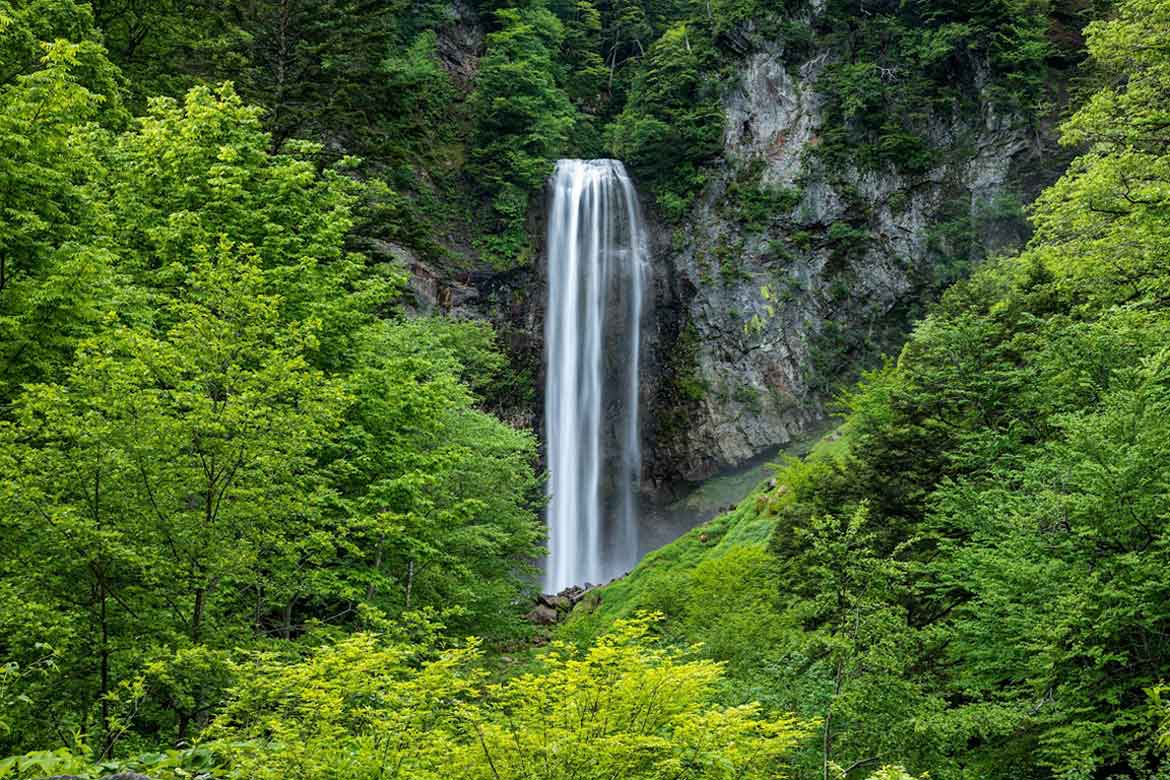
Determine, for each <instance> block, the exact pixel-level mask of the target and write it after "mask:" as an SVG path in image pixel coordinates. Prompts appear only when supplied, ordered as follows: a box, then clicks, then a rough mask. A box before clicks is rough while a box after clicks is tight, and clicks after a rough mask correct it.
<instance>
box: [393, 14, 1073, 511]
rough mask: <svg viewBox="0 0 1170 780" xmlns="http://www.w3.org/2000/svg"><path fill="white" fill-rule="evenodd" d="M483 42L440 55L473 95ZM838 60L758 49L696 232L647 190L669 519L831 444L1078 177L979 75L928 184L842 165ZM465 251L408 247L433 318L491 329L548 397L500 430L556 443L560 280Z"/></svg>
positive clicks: (736, 100) (940, 147)
mask: <svg viewBox="0 0 1170 780" xmlns="http://www.w3.org/2000/svg"><path fill="white" fill-rule="evenodd" d="M469 24H470V23H469V22H468V21H467V19H466V17H461V23H460V25H459V26H458V27H457V28H456V29H457V31H458V37H457V38H454V39H448V40H445V41H444V40H443V39H440V50H441V51H442V52H443V56H444V61H445V62H446V63H447V64H448V67H450V68H451V69H452V70H453V72H455V73H457V74H459V75H460V77H461V78H464V79H466V78H469V77H470V76H469V74H471V73H474V67H475V56H476V53H475V46H476V45H477V42H478V41H479V40H480V36H479V35H478V34H477V33H476V32H475V31H474V28H473V25H471V26H470V27H469ZM834 56H835V54H834V52H833V51H820V52H818V53H816V54H815V56H812V57H810V58H805V59H804V60H803V61H800V62H793V58H792V57H791V56H789V55H788V54H787V53H786V52H785V51H784V48H783V46H781V45H780V44H775V43H769V42H767V41H766V40H765V41H762V42H757V43H756V44H755V45H753V46H752V47H751V49H750V51H748V52H747V53H746V54H745V55H744V56H743V57H742V58H741V59H740V61H739V62H738V64H737V65H736V67H735V78H734V79H732V80H731V81H730V82H728V84H727V85H726V87H725V89H724V91H723V96H722V109H723V113H724V117H725V125H724V132H723V140H722V147H723V148H722V153H721V154H720V156H719V158H718V160H716V161H715V162H714V163H713V164H712V165H710V166H709V170H708V179H707V183H706V186H705V187H704V189H703V191H702V193H701V195H700V196H699V197H698V198H697V199H696V202H695V203H694V205H693V206H692V207H691V208H690V210H689V212H688V213H687V214H686V216H685V217H684V218H683V219H681V220H678V221H676V222H674V223H673V224H672V223H671V222H670V221H669V220H668V219H667V218H666V217H665V216H664V215H663V214H662V213H660V212H659V211H658V210H657V209H656V208H655V204H654V203H653V200H652V198H650V197H648V196H647V195H646V191H645V190H644V189H643V190H642V193H643V201H644V206H645V211H646V214H647V217H648V221H649V230H650V235H651V242H652V252H651V263H652V267H653V272H652V277H653V280H654V290H653V312H654V314H653V321H652V324H651V326H650V327H649V330H648V332H647V333H646V334H645V339H646V342H645V349H644V356H643V382H642V393H643V408H644V418H643V419H644V420H645V424H644V425H643V436H644V441H643V452H644V466H643V475H644V478H643V490H644V491H645V492H646V493H647V494H648V495H647V497H648V498H649V499H651V500H653V501H655V502H661V501H664V500H666V499H669V498H671V497H673V496H675V495H677V494H678V493H679V492H680V491H683V490H685V489H686V486H687V485H688V484H690V483H693V482H695V481H698V480H702V479H705V478H707V477H709V476H711V475H713V474H716V473H718V472H720V471H723V470H726V469H732V468H735V467H737V466H740V465H742V464H744V463H747V462H749V461H751V460H752V459H754V458H758V457H759V456H761V455H762V454H765V453H768V452H771V451H773V450H774V449H776V448H777V447H780V446H783V445H785V444H787V443H789V442H792V441H794V440H798V439H800V438H802V437H803V436H805V435H807V434H808V432H809V431H810V430H812V429H815V428H817V427H818V426H820V425H822V424H823V422H824V420H825V419H826V417H827V416H829V415H830V414H831V413H832V410H833V407H832V401H833V398H834V393H835V391H836V388H838V387H839V386H840V383H841V382H842V381H843V380H846V379H848V378H851V377H854V376H856V374H857V372H858V371H859V370H860V368H863V367H865V366H867V365H874V364H875V363H876V361H877V360H878V359H879V356H880V355H881V354H882V353H883V352H885V353H890V352H892V351H894V350H896V348H897V346H898V344H899V343H900V340H901V339H902V338H903V337H904V335H905V334H906V332H907V331H908V328H909V326H910V324H911V323H912V322H913V320H914V319H915V318H916V317H917V316H918V315H919V314H921V312H922V311H923V309H924V307H925V306H927V305H929V303H930V302H931V301H932V300H933V299H934V297H935V296H936V295H937V294H938V292H939V291H941V289H943V287H945V285H946V284H947V283H949V282H950V281H953V280H954V279H955V278H957V277H959V276H961V275H963V274H964V273H965V271H966V269H968V268H969V267H970V266H971V265H972V264H974V263H978V262H980V261H981V260H983V259H985V258H986V257H988V256H989V255H992V254H994V253H996V252H998V251H1003V250H1006V249H1008V248H1011V247H1014V246H1018V245H1019V244H1021V243H1022V242H1023V241H1024V240H1026V238H1027V228H1026V223H1025V222H1024V220H1023V207H1024V205H1025V204H1027V203H1028V202H1029V201H1030V200H1031V199H1032V198H1033V197H1034V196H1035V195H1036V194H1037V193H1038V192H1039V190H1040V189H1041V188H1042V187H1043V186H1044V185H1045V184H1047V183H1048V182H1050V181H1051V180H1052V179H1054V178H1055V176H1056V175H1058V174H1059V172H1060V169H1061V168H1062V160H1063V158H1062V156H1061V155H1060V154H1059V153H1058V152H1057V151H1056V149H1055V144H1054V142H1053V140H1052V136H1051V132H1050V127H1049V126H1048V124H1047V123H1044V122H1041V123H1039V124H1037V123H1036V122H1034V121H1033V122H1025V121H1024V120H1023V119H1022V118H1021V117H1020V116H1017V115H1015V114H1013V113H1005V112H1001V111H1000V110H999V109H998V108H997V103H996V101H995V100H994V99H993V97H992V96H991V93H990V90H989V89H987V84H986V80H987V76H986V73H985V72H984V71H985V69H984V67H983V66H982V64H981V63H980V62H978V61H977V60H975V59H972V61H971V63H970V69H969V72H968V74H966V76H965V78H966V79H967V83H965V84H964V85H962V88H963V90H965V91H966V93H967V94H968V96H970V98H971V99H969V100H967V101H966V102H965V103H964V104H963V106H962V107H960V106H959V104H958V103H956V105H955V106H954V107H953V108H951V109H949V110H945V111H937V110H936V111H933V112H932V113H931V114H930V119H929V127H928V130H927V135H928V138H927V140H928V142H929V145H930V147H931V148H932V149H934V150H936V151H937V155H936V158H935V162H934V163H933V164H931V165H930V166H929V167H928V168H926V169H924V170H919V171H917V172H915V173H908V172H905V171H898V170H895V169H893V168H886V169H883V170H880V171H878V170H874V169H872V168H863V167H859V166H848V165H847V166H841V165H834V164H829V163H827V162H826V161H825V160H824V159H822V157H821V156H820V155H819V154H818V150H819V146H820V143H821V135H822V132H823V131H824V125H825V122H826V119H825V112H824V100H823V96H822V93H821V91H820V89H819V87H818V80H819V79H820V78H821V77H822V74H823V72H824V69H825V66H826V64H827V63H830V62H832V61H833V57H834ZM1056 104H1057V105H1059V98H1058V99H1057V100H1056ZM972 106H975V107H976V108H974V109H973V108H972ZM1053 116H1055V113H1054V114H1053ZM544 204H545V199H544V198H542V197H534V198H533V201H532V209H531V211H530V215H529V225H528V232H529V235H531V236H532V237H533V241H534V242H535V246H534V247H533V251H532V257H535V258H542V257H543V247H541V246H540V245H539V244H540V242H541V240H542V237H543V235H544V228H543V225H544V219H545V215H544V213H543V209H544ZM452 243H453V245H457V246H458V247H460V249H459V250H458V251H459V252H461V253H462V254H463V255H464V260H463V261H462V262H461V263H460V266H461V268H460V270H458V271H452V270H450V269H443V268H440V267H435V266H434V265H433V264H427V263H424V262H421V261H419V260H418V259H417V258H415V257H414V256H413V255H411V253H409V252H407V251H405V250H401V249H400V248H395V250H394V251H395V253H396V254H397V256H398V257H399V258H400V259H401V261H402V262H403V263H404V264H406V265H408V266H409V267H410V268H411V270H412V280H411V288H412V290H413V292H414V295H415V298H416V308H417V309H418V310H419V311H423V312H426V311H431V310H442V311H445V312H447V313H451V314H454V315H456V316H466V317H476V318H487V319H489V320H490V321H492V322H493V323H494V325H495V326H496V328H497V330H498V331H499V332H500V334H501V337H502V339H503V342H504V344H505V346H506V348H507V350H508V351H509V353H510V354H511V356H512V358H513V362H514V365H515V367H516V369H517V372H518V376H519V377H526V378H528V379H530V380H531V382H530V384H531V387H532V388H533V392H532V393H531V394H529V395H528V396H526V397H518V398H515V399H512V400H511V401H510V402H508V403H507V404H505V407H506V408H499V409H496V410H495V411H497V413H499V414H501V415H502V416H504V417H505V418H506V419H510V420H512V421H513V422H515V423H517V424H524V425H528V426H531V427H532V428H534V429H536V430H538V431H539V430H540V428H541V425H542V409H543V398H542V397H541V390H540V388H541V387H542V386H543V381H544V377H543V373H542V372H543V368H542V365H541V356H542V351H543V343H542V339H543V323H544V316H545V307H546V301H545V300H544V298H545V289H546V284H545V282H546V278H545V273H546V271H545V268H544V267H543V264H542V262H540V261H537V262H530V263H527V264H524V265H521V266H520V267H517V268H513V269H510V270H507V271H503V272H496V271H492V270H490V269H488V268H486V267H484V266H483V265H482V264H477V262H476V259H475V254H474V252H473V251H472V250H470V249H469V248H468V247H469V246H470V242H468V241H455V242H452Z"/></svg>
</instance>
